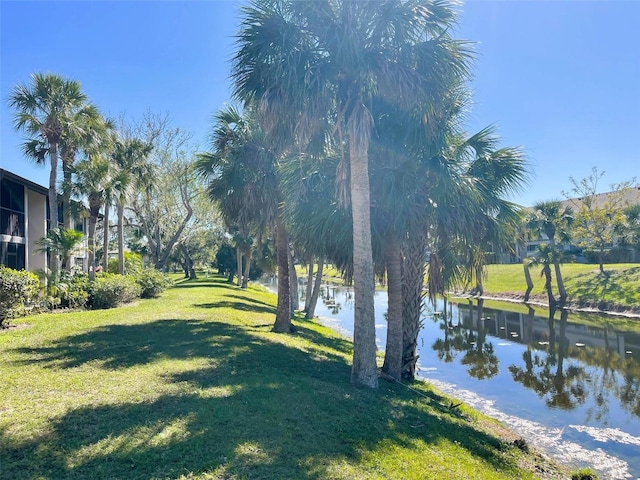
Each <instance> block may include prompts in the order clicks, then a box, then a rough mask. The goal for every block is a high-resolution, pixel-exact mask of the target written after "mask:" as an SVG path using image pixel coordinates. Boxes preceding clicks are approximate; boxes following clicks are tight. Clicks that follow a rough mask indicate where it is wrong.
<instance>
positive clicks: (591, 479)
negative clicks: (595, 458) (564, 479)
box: [571, 468, 599, 480]
mask: <svg viewBox="0 0 640 480" xmlns="http://www.w3.org/2000/svg"><path fill="white" fill-rule="evenodd" d="M598 478H599V477H598V474H597V473H596V472H594V471H593V470H591V469H589V468H583V469H582V470H578V471H575V472H573V473H572V474H571V480H598Z"/></svg>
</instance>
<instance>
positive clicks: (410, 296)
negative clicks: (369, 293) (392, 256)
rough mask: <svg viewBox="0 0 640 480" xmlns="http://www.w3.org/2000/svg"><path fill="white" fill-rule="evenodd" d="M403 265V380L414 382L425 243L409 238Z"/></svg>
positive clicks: (417, 237)
mask: <svg viewBox="0 0 640 480" xmlns="http://www.w3.org/2000/svg"><path fill="white" fill-rule="evenodd" d="M403 251H404V258H403V263H402V378H403V379H404V380H409V381H411V380H413V379H414V378H415V373H416V363H417V361H418V355H417V345H418V334H419V333H420V327H421V323H420V314H421V313H422V302H423V299H424V298H423V290H422V287H423V285H424V268H425V262H424V261H425V255H426V251H427V245H426V239H425V238H424V236H422V235H414V234H411V235H410V236H409V238H408V239H407V241H406V242H405V244H404V247H403Z"/></svg>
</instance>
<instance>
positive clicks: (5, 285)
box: [0, 265, 40, 325]
mask: <svg viewBox="0 0 640 480" xmlns="http://www.w3.org/2000/svg"><path fill="white" fill-rule="evenodd" d="M39 288H40V281H39V280H38V277H37V276H36V274H35V273H32V272H27V271H25V270H13V269H11V268H7V267H5V266H2V265H0V325H2V324H3V323H4V321H5V320H6V319H8V318H14V317H17V316H20V315H25V314H26V313H27V310H28V308H29V307H31V306H32V305H33V304H34V303H35V301H36V298H37V297H38V291H39Z"/></svg>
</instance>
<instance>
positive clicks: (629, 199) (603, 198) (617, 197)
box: [517, 187, 640, 262]
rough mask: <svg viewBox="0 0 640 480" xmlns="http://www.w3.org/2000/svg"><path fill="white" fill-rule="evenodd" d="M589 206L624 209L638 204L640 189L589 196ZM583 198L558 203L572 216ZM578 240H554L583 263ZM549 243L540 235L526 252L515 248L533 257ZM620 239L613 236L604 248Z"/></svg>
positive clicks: (579, 206) (639, 201) (631, 250)
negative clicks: (608, 205) (611, 205)
mask: <svg viewBox="0 0 640 480" xmlns="http://www.w3.org/2000/svg"><path fill="white" fill-rule="evenodd" d="M589 199H590V204H591V206H592V208H604V207H605V205H607V203H613V204H614V205H618V206H619V207H620V208H624V207H627V206H630V205H634V204H638V203H640V187H632V188H628V189H625V190H624V191H622V192H615V191H614V192H605V193H598V194H596V195H593V196H590V197H589ZM584 201H585V198H584V197H579V198H570V199H567V200H563V201H560V206H561V208H562V209H565V208H570V209H571V210H572V211H573V212H574V214H575V212H577V211H579V210H580V209H581V208H582V207H583V205H584ZM579 240H580V239H572V243H569V242H562V241H560V240H559V239H556V242H557V243H558V247H559V248H561V249H562V250H563V251H564V252H576V253H578V255H577V261H582V262H585V261H586V259H585V258H584V257H583V256H582V254H581V252H582V249H581V248H579V247H578V246H577V244H579V243H580V242H579ZM547 243H549V239H548V238H547V236H546V235H544V234H542V236H541V238H539V239H537V240H533V241H529V242H527V244H526V246H525V248H526V252H525V251H522V250H523V249H522V247H517V248H518V250H519V251H522V253H523V254H524V256H523V257H522V258H524V257H527V256H531V255H534V254H535V252H536V251H537V248H538V245H540V244H547ZM619 243H620V239H619V238H617V237H616V236H615V235H614V236H613V241H612V243H610V244H609V245H607V246H606V248H607V249H611V248H613V247H617V246H619ZM627 261H629V262H635V253H634V251H633V249H630V258H629V259H628V260H627Z"/></svg>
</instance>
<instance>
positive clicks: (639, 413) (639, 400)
mask: <svg viewBox="0 0 640 480" xmlns="http://www.w3.org/2000/svg"><path fill="white" fill-rule="evenodd" d="M478 303H479V304H478V305H477V306H475V305H464V304H461V305H458V309H459V312H460V316H461V319H462V324H461V325H460V324H459V325H458V328H459V329H461V328H465V329H467V330H468V332H465V331H462V332H460V333H459V334H458V336H459V337H460V338H459V340H458V341H457V342H456V343H452V344H451V345H449V343H451V342H447V330H448V329H445V340H444V341H436V342H435V343H434V346H433V348H434V349H435V350H437V351H438V352H439V353H438V356H439V358H446V357H447V356H448V357H449V360H448V361H452V359H453V358H454V357H455V354H453V353H445V351H446V350H447V349H448V350H449V351H451V350H452V349H455V350H457V351H466V352H467V353H466V355H465V357H466V356H468V355H470V352H474V351H475V352H478V353H479V352H483V353H484V358H483V357H481V356H479V355H476V356H477V358H478V363H475V364H474V367H476V368H472V370H473V372H472V371H471V370H470V371H469V374H470V375H472V376H473V377H475V378H480V379H481V378H490V377H491V376H492V375H487V376H486V377H483V376H482V375H476V374H475V373H477V371H478V370H477V369H480V371H481V373H482V372H483V370H482V369H484V370H485V371H488V372H491V373H492V374H493V375H495V374H497V371H498V365H499V364H498V359H497V358H496V359H495V361H494V359H493V358H492V356H494V355H493V353H494V349H493V345H492V343H491V342H490V341H489V342H487V341H486V340H485V336H486V325H487V324H489V325H490V326H491V327H492V328H491V329H490V330H491V333H492V334H494V335H495V336H498V337H500V338H508V339H509V340H510V341H513V342H517V343H521V344H524V345H526V350H525V351H524V352H523V353H522V362H521V363H512V364H511V365H509V366H508V370H509V372H510V373H511V377H512V378H513V380H514V381H516V382H518V383H519V384H521V385H522V386H524V387H526V388H527V389H529V390H532V391H533V392H535V393H536V394H537V395H538V396H539V397H541V398H543V399H544V401H545V403H546V405H547V406H548V407H550V408H558V409H562V410H573V409H575V408H577V407H579V406H582V405H584V404H585V403H586V402H587V400H588V399H590V400H591V401H590V402H589V405H590V406H589V409H588V412H587V418H586V419H585V422H586V423H588V422H589V421H591V420H595V421H597V422H598V423H602V424H603V425H606V424H607V422H608V419H609V416H610V413H611V411H610V410H611V407H612V402H615V403H616V404H618V405H619V406H620V407H621V408H623V409H624V410H625V411H627V412H628V413H630V414H632V415H635V416H636V417H640V362H639V353H638V352H640V335H638V334H632V333H624V332H615V331H613V330H612V329H611V328H610V327H609V326H608V325H606V324H604V326H603V327H602V328H599V327H587V326H585V325H580V324H572V323H569V322H568V317H569V312H568V311H566V310H561V311H560V312H554V311H553V310H550V311H549V313H548V317H547V318H546V319H543V318H542V317H537V316H535V310H534V309H533V308H531V307H529V312H528V313H527V314H518V313H513V312H505V311H499V310H494V309H485V308H483V305H482V301H481V300H480V301H479V302H478ZM483 311H484V312H485V313H487V316H486V317H485V318H484V319H483V320H484V321H480V319H479V317H478V316H479V315H482V312H483ZM558 313H559V317H560V318H559V320H558V319H557V318H556V317H558ZM476 315H478V316H476ZM474 317H475V318H474ZM474 320H475V321H474ZM441 328H444V327H443V326H441ZM474 333H475V334H476V335H477V336H478V340H477V345H473V341H470V340H468V339H469V338H470V337H471V336H472V335H473V334H474ZM454 345H455V347H454ZM480 345H483V346H482V348H479V346H480ZM473 346H475V347H476V348H475V349H474V348H472V347H473ZM482 361H484V362H486V363H487V364H489V365H483V364H482ZM491 362H495V363H494V364H492V363H491ZM462 363H463V364H465V365H467V364H470V363H465V362H464V358H463V362H462ZM494 366H495V371H494V370H493V367H494Z"/></svg>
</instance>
